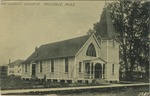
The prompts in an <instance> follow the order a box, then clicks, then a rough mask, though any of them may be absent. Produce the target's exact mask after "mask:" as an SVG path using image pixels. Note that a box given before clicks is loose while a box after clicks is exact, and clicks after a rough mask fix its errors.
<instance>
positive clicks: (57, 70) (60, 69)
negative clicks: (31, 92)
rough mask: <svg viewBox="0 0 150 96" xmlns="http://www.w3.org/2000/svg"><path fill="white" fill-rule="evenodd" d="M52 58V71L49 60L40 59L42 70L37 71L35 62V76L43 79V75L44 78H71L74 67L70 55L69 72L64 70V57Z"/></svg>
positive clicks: (37, 65)
mask: <svg viewBox="0 0 150 96" xmlns="http://www.w3.org/2000/svg"><path fill="white" fill-rule="evenodd" d="M53 60H54V72H51V60H44V61H42V66H43V69H42V72H40V71H39V69H40V67H39V65H40V64H39V62H38V63H37V64H36V76H37V77H38V78H39V79H43V78H44V75H45V76H46V79H58V80H59V79H60V80H71V79H72V76H73V75H72V74H73V67H74V58H73V57H70V58H68V60H69V72H67V73H66V72H65V58H60V59H53Z"/></svg>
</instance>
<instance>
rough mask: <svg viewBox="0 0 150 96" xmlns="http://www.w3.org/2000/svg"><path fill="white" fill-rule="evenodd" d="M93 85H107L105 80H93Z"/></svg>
mask: <svg viewBox="0 0 150 96" xmlns="http://www.w3.org/2000/svg"><path fill="white" fill-rule="evenodd" d="M94 83H96V84H109V83H108V82H107V81H106V80H104V79H94Z"/></svg>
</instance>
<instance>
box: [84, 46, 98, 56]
mask: <svg viewBox="0 0 150 96" xmlns="http://www.w3.org/2000/svg"><path fill="white" fill-rule="evenodd" d="M86 56H92V57H96V56H97V54H96V48H95V47H94V44H93V43H90V44H89V46H88V48H87V50H86Z"/></svg>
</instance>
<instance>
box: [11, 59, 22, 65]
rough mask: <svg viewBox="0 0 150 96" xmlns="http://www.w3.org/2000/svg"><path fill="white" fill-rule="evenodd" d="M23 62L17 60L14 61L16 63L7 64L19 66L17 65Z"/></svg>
mask: <svg viewBox="0 0 150 96" xmlns="http://www.w3.org/2000/svg"><path fill="white" fill-rule="evenodd" d="M23 61H24V60H20V59H18V60H16V61H14V62H12V63H9V64H8V65H19V64H22V62H23Z"/></svg>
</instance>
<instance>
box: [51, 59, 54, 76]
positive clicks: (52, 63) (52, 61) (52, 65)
mask: <svg viewBox="0 0 150 96" xmlns="http://www.w3.org/2000/svg"><path fill="white" fill-rule="evenodd" d="M51 72H52V73H53V72H54V59H52V60H51Z"/></svg>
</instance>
